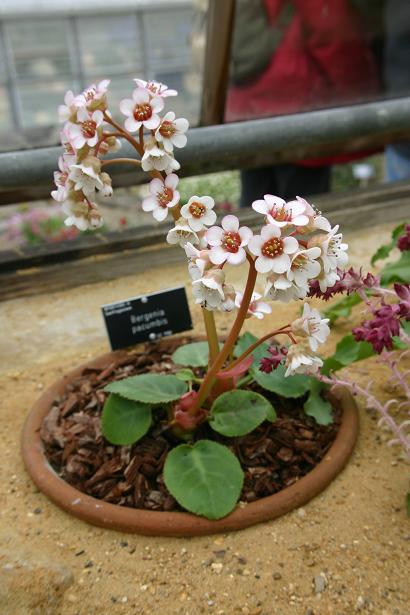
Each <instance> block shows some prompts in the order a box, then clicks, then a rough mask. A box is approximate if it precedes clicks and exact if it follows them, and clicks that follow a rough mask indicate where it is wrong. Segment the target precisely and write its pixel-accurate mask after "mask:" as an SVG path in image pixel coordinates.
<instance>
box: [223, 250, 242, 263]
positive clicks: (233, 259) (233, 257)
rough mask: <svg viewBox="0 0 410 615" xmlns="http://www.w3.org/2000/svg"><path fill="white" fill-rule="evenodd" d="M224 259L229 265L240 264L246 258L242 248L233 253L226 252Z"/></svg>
mask: <svg viewBox="0 0 410 615" xmlns="http://www.w3.org/2000/svg"><path fill="white" fill-rule="evenodd" d="M226 260H227V262H228V263H229V264H230V265H241V264H242V263H243V262H244V261H245V260H246V252H245V250H244V249H243V248H239V250H238V251H237V252H235V253H233V254H232V253H230V252H228V256H227V258H226Z"/></svg>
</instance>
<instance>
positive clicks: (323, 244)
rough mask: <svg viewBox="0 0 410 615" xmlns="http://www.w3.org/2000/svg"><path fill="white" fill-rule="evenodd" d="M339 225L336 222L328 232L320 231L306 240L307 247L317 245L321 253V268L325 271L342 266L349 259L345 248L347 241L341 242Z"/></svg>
mask: <svg viewBox="0 0 410 615" xmlns="http://www.w3.org/2000/svg"><path fill="white" fill-rule="evenodd" d="M338 230H339V225H338V224H337V225H336V226H335V227H334V228H332V229H331V230H330V231H329V233H326V234H325V233H320V234H319V235H315V236H314V237H312V238H311V239H310V240H309V242H308V247H309V248H310V247H312V246H318V247H319V248H320V249H321V251H322V253H321V257H320V258H321V261H322V263H323V269H324V271H325V272H326V273H328V272H329V271H332V270H334V269H337V267H344V266H345V265H347V262H348V260H349V257H348V255H347V254H346V250H347V248H348V245H347V243H343V242H342V238H343V236H342V233H338V232H337V231H338Z"/></svg>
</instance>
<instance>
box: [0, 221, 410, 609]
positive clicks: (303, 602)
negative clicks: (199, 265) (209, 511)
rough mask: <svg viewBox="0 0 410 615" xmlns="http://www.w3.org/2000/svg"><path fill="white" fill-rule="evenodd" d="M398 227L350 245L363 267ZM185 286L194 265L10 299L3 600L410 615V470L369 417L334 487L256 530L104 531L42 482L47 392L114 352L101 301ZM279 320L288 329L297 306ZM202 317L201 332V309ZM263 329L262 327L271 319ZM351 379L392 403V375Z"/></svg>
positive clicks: (5, 357) (380, 371) (3, 314)
mask: <svg viewBox="0 0 410 615" xmlns="http://www.w3.org/2000/svg"><path fill="white" fill-rule="evenodd" d="M388 230H389V229H388V228H387V229H386V228H381V227H376V228H375V229H373V230H369V229H366V238H363V237H362V236H360V234H358V233H356V234H351V235H350V237H349V236H348V237H347V240H349V241H350V242H351V244H352V258H351V260H352V263H354V264H356V265H357V264H363V266H365V267H366V263H367V262H368V259H369V255H370V254H371V253H372V252H373V250H374V248H375V247H376V246H377V245H378V244H379V243H380V241H381V240H385V239H387V235H388ZM170 280H172V282H171V283H170ZM184 281H185V270H184V268H182V267H181V268H176V269H175V270H173V271H172V273H171V270H170V269H168V268H166V267H164V269H163V270H157V271H155V272H152V271H147V272H146V274H145V275H143V276H140V277H138V278H124V279H120V280H116V281H115V282H112V283H109V284H106V283H105V284H103V283H101V284H95V285H93V286H84V287H81V288H77V289H72V290H69V291H66V292H61V293H55V294H50V295H48V296H45V295H43V296H37V297H31V298H29V299H22V300H15V301H9V302H7V303H3V304H0V325H1V329H2V331H3V332H5V331H7V338H6V336H5V335H3V336H2V340H1V341H0V344H1V349H0V355H1V359H2V360H1V366H0V391H1V401H0V406H1V407H0V412H1V416H2V419H3V420H2V423H1V426H0V434H1V451H2V463H1V464H0V476H1V482H0V485H1V486H0V502H1V508H0V512H1V516H0V544H1V549H0V567H1V568H2V570H1V578H2V582H1V584H0V585H2V587H1V589H0V596H5V595H7V596H9V598H8V600H7V601H4V599H3V600H2V606H1V609H0V611H1V613H2V615H34V614H36V615H94V614H95V615H97V614H98V615H101V614H104V615H105V613H110V615H117V614H118V615H120V614H123V615H140V614H141V615H148V614H151V613H155V614H156V613H158V614H161V615H162V614H164V615H177V614H178V615H179V614H181V615H196V614H202V613H206V614H207V613H209V614H214V615H231V614H234V615H235V614H244V615H325V614H326V615H354V614H355V613H356V612H357V613H373V614H374V615H410V607H409V604H410V588H409V584H408V572H409V558H408V555H409V546H410V524H409V521H408V520H407V518H406V513H405V506H404V501H405V500H404V496H405V493H406V491H407V490H408V475H409V467H408V464H407V463H406V462H405V461H404V460H403V458H402V455H401V453H400V450H399V449H396V448H388V447H387V446H385V441H386V440H387V439H388V434H387V433H385V432H383V431H382V430H380V429H378V428H377V427H376V420H375V418H374V417H372V416H370V415H369V413H368V412H365V411H364V410H362V412H361V434H360V438H359V442H358V446H357V448H356V451H355V453H354V455H353V458H352V460H351V462H350V463H349V464H348V466H347V468H346V470H345V471H344V472H343V473H342V474H341V475H340V476H339V477H338V478H337V479H336V480H335V481H334V482H333V483H332V484H331V485H330V487H328V489H326V491H325V492H324V493H323V494H322V495H320V496H319V497H317V498H315V499H314V500H313V501H312V502H310V503H309V504H307V505H306V506H305V507H304V508H301V509H299V510H296V511H294V512H292V513H290V514H288V515H286V516H285V517H282V518H280V519H278V520H275V521H272V522H270V523H265V524H262V525H259V526H256V527H253V528H249V529H247V530H244V531H242V532H237V533H232V534H227V535H221V536H218V537H216V536H209V537H202V538H195V539H172V538H147V537H141V536H137V535H127V534H122V533H119V532H114V531H108V530H102V529H99V528H95V527H91V526H88V525H86V524H85V523H83V522H81V521H78V520H76V519H74V518H71V517H70V516H68V515H67V514H66V513H64V512H63V511H60V510H59V509H58V508H56V507H55V506H54V505H53V504H52V503H51V502H49V500H48V499H47V498H46V497H44V496H43V495H42V494H41V493H39V492H38V490H37V489H36V488H35V487H34V485H33V483H32V482H31V480H30V479H29V477H28V475H27V474H26V473H25V471H24V468H23V465H22V462H21V458H20V452H19V434H20V429H21V427H22V424H23V421H24V419H25V417H26V415H27V412H28V411H29V409H30V407H31V406H32V404H33V403H34V401H35V400H36V398H37V397H38V396H39V395H40V394H41V391H42V390H43V389H44V388H46V387H47V386H48V385H49V384H51V383H52V382H53V381H54V380H55V379H56V378H57V377H59V376H60V375H61V374H63V373H64V372H65V371H67V370H69V369H71V368H73V367H74V366H76V365H78V364H79V363H80V362H83V361H84V360H87V359H89V358H92V357H94V356H96V355H98V354H100V353H102V352H105V351H106V350H107V342H106V340H105V338H104V329H103V325H102V321H101V318H100V315H99V306H100V305H101V304H102V303H108V302H110V301H115V300H117V299H121V298H126V297H129V296H133V295H136V294H138V293H140V292H141V293H142V292H147V290H157V289H159V288H161V287H162V288H163V287H169V286H174V285H176V284H179V283H183V282H184ZM278 312H279V314H278V319H279V321H281V319H282V317H283V318H284V317H285V315H286V318H287V319H288V318H290V317H292V316H293V315H294V314H296V307H292V308H290V309H289V307H288V306H281V307H280V309H279V310H278ZM193 316H194V321H195V322H196V323H198V326H197V327H196V330H195V333H200V332H201V327H200V325H199V323H200V320H199V312H198V310H197V309H193ZM354 318H356V320H357V317H354ZM348 324H349V323H344V324H343V325H341V326H339V327H338V328H337V330H336V332H335V336H334V337H333V338H332V340H331V341H330V342H329V343H328V345H327V348H326V350H327V351H329V352H330V351H331V350H332V348H333V346H334V344H335V342H336V339H337V337H340V336H341V335H343V334H344V333H345V331H347V330H348ZM350 324H351V323H350ZM249 328H251V329H252V330H254V331H255V332H257V331H258V329H259V331H262V330H263V323H262V324H261V323H253V322H252V323H249ZM347 371H348V372H349V374H350V376H351V377H354V378H356V379H358V380H360V382H361V383H362V384H363V383H367V382H368V380H369V378H371V379H374V380H375V381H376V382H377V387H378V388H377V391H378V394H379V395H380V396H381V397H386V395H388V393H389V391H390V388H389V387H390V385H389V384H388V382H387V379H388V375H387V373H386V372H385V371H384V368H383V367H382V366H381V365H379V364H377V363H376V362H375V361H374V360H370V361H366V362H363V363H361V364H358V365H356V366H354V368H350V369H349V370H347ZM11 528H13V529H11ZM22 562H24V563H22ZM27 562H28V563H27ZM20 569H21V570H24V574H21V575H19V574H17V573H16V574H11V572H12V571H16V570H20ZM27 570H29V571H30V570H33V572H32V573H28V572H27ZM58 575H60V576H58ZM60 577H61V581H59V580H58V579H60ZM50 578H51V579H53V583H56V587H57V588H58V589H56V592H59V593H58V599H56V598H53V597H52V596H51V595H50V594H51V592H50V584H49V581H48V580H47V579H50ZM34 581H35V587H36V592H35V596H34V594H33V582H34ZM11 590H12V591H11ZM16 605H17V606H16Z"/></svg>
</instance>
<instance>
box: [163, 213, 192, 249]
mask: <svg viewBox="0 0 410 615" xmlns="http://www.w3.org/2000/svg"><path fill="white" fill-rule="evenodd" d="M167 242H168V243H171V244H177V243H179V245H180V246H184V245H185V244H186V243H188V242H189V243H194V244H198V243H199V238H198V235H197V234H196V233H195V232H194V231H193V230H192V229H191V227H190V226H189V224H188V222H187V221H186V220H185V219H184V218H179V220H177V222H176V224H175V226H174V228H172V229H171V230H170V231H168V235H167Z"/></svg>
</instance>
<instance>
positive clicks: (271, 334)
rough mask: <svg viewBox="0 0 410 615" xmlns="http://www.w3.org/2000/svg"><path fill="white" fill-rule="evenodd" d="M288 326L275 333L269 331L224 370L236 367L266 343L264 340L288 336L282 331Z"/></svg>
mask: <svg viewBox="0 0 410 615" xmlns="http://www.w3.org/2000/svg"><path fill="white" fill-rule="evenodd" d="M289 326H290V325H285V326H284V327H281V328H280V329H276V330H275V331H271V332H270V333H267V335H264V336H263V337H261V338H260V339H259V340H256V342H254V343H253V344H252V345H251V346H249V348H247V349H246V350H245V352H243V353H242V354H241V356H240V357H238V358H237V359H235V361H234V362H233V363H231V364H230V365H228V367H226V370H230V369H232V368H233V367H236V366H237V365H239V363H241V362H242V361H243V360H244V359H246V357H247V356H248V355H250V354H251V353H252V352H253V351H254V350H255V349H256V348H257V347H258V346H260V344H263V342H266V340H268V339H269V338H271V337H273V336H274V335H282V334H285V335H289V331H284V329H286V327H289ZM222 371H225V370H222Z"/></svg>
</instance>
